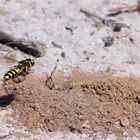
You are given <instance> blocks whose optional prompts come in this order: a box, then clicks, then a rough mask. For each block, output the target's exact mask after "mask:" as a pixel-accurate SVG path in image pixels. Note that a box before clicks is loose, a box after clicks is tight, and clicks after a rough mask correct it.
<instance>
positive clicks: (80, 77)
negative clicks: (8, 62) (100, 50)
mask: <svg viewBox="0 0 140 140" xmlns="http://www.w3.org/2000/svg"><path fill="white" fill-rule="evenodd" d="M45 80H46V77H43V76H40V77H38V76H28V77H27V79H26V80H25V81H23V82H21V83H14V84H13V83H12V82H11V83H10V84H8V85H6V86H5V90H6V92H8V93H10V94H11V95H14V98H13V96H12V101H11V102H10V103H9V104H11V106H12V108H13V110H14V111H15V114H16V115H15V118H16V119H17V120H18V125H20V126H26V127H27V128H32V129H35V128H41V129H45V130H47V131H57V130H62V131H65V130H70V131H78V132H82V131H83V130H84V129H89V130H92V131H95V132H99V131H101V132H103V133H115V134H117V135H120V134H123V132H128V133H129V134H133V133H134V132H136V131H139V130H140V126H139V124H140V86H139V85H140V79H139V78H118V77H112V76H109V75H103V74H91V73H88V74H87V73H79V72H74V73H73V74H71V75H70V76H68V77H64V76H63V75H60V74H59V75H56V76H54V77H53V79H52V81H51V82H49V83H48V84H47V85H46V84H45ZM11 95H10V96H11ZM1 98H3V97H2V96H1ZM4 103H5V102H3V103H1V105H4Z"/></svg>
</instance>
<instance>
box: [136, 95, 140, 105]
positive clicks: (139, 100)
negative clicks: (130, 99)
mask: <svg viewBox="0 0 140 140" xmlns="http://www.w3.org/2000/svg"><path fill="white" fill-rule="evenodd" d="M136 99H137V101H138V104H140V96H137V98H136Z"/></svg>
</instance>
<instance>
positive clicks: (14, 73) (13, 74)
mask: <svg viewBox="0 0 140 140" xmlns="http://www.w3.org/2000/svg"><path fill="white" fill-rule="evenodd" d="M21 71H22V70H21V69H20V68H18V67H15V68H13V69H11V70H9V71H8V72H6V73H5V74H4V77H3V79H4V80H5V81H7V80H10V79H12V78H15V77H16V76H18V75H19V74H20V73H21Z"/></svg>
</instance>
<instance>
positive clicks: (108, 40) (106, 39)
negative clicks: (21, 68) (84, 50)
mask: <svg viewBox="0 0 140 140" xmlns="http://www.w3.org/2000/svg"><path fill="white" fill-rule="evenodd" d="M102 40H103V42H104V47H108V46H112V45H113V43H114V38H113V37H110V36H107V37H104V38H102Z"/></svg>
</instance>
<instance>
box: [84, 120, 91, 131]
mask: <svg viewBox="0 0 140 140" xmlns="http://www.w3.org/2000/svg"><path fill="white" fill-rule="evenodd" d="M82 127H83V128H87V129H89V128H90V124H89V121H88V120H86V121H85V122H84V123H83V124H82Z"/></svg>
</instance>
